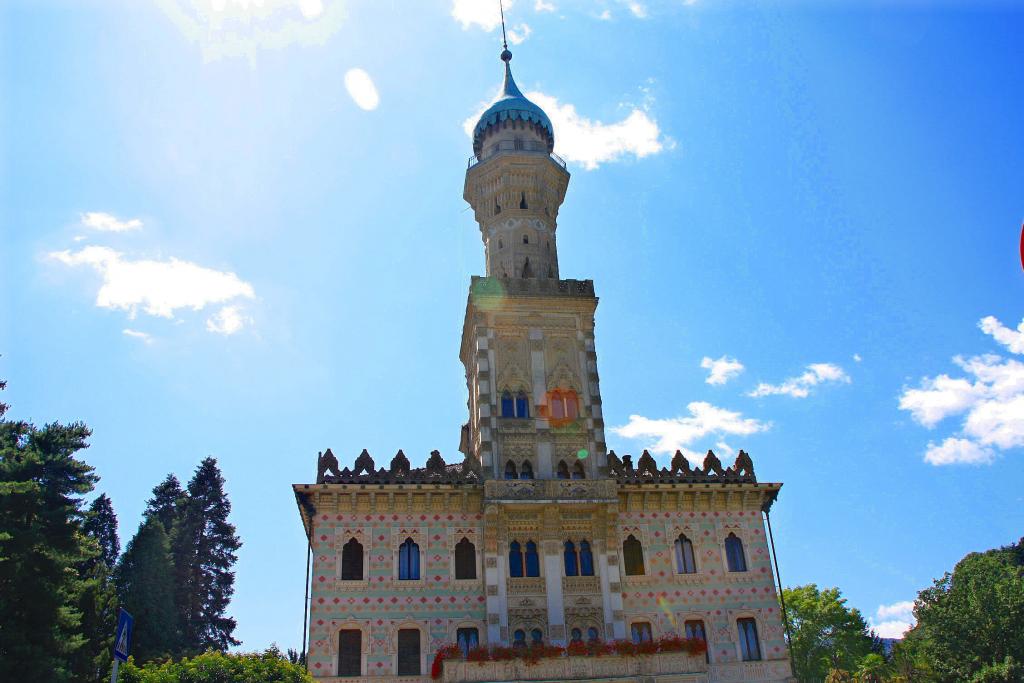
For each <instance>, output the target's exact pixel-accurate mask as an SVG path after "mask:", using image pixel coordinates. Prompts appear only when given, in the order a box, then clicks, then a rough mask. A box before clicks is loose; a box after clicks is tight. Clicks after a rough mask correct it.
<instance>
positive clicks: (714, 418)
mask: <svg viewBox="0 0 1024 683" xmlns="http://www.w3.org/2000/svg"><path fill="white" fill-rule="evenodd" d="M686 408H687V410H689V411H690V414H689V415H687V416H685V417H674V418H668V419H651V418H647V417H643V416H641V415H630V416H629V422H628V423H627V424H625V425H623V426H621V427H612V428H611V431H612V432H614V433H615V434H617V435H619V436H621V437H623V438H625V439H644V440H647V441H648V442H649V445H647V446H645V448H647V449H648V450H651V451H654V452H655V453H674V452H675V451H676V450H682V451H684V454H685V455H686V456H687V458H688V459H690V460H696V459H697V457H698V456H696V455H695V454H694V453H693V451H690V450H688V449H687V446H690V445H691V444H693V443H694V442H695V441H697V440H698V439H700V438H702V437H705V436H708V435H714V436H719V437H721V436H725V435H730V434H735V435H739V436H747V435H750V434H755V433H757V432H763V431H766V430H768V429H769V428H770V427H771V424H770V423H767V422H761V421H760V420H755V419H753V418H744V417H743V416H742V415H741V414H740V413H738V412H733V411H731V410H726V409H724V408H719V407H717V406H713V405H711V404H710V403H707V402H704V401H694V402H692V403H690V404H689V405H687V406H686Z"/></svg>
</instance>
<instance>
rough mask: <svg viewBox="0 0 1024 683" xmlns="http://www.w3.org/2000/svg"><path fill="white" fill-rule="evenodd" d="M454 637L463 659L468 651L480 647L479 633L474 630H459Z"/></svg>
mask: <svg viewBox="0 0 1024 683" xmlns="http://www.w3.org/2000/svg"><path fill="white" fill-rule="evenodd" d="M455 636H456V638H455V639H456V641H457V642H458V644H459V649H460V650H462V656H463V657H465V656H466V655H467V654H469V651H470V650H472V649H474V648H477V647H480V632H479V631H477V630H476V629H475V628H460V629H458V630H457V631H456V632H455Z"/></svg>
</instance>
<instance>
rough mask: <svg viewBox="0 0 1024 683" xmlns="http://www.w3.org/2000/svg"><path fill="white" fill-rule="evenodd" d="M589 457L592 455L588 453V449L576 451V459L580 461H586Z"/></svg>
mask: <svg viewBox="0 0 1024 683" xmlns="http://www.w3.org/2000/svg"><path fill="white" fill-rule="evenodd" d="M588 455H590V453H588V452H587V449H586V448H581V449H579V450H578V451H576V457H577V458H579V459H580V460H586V459H587V456H588Z"/></svg>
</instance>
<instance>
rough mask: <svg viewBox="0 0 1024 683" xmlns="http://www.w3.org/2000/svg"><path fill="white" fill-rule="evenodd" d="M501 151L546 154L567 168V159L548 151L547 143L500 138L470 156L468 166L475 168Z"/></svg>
mask: <svg viewBox="0 0 1024 683" xmlns="http://www.w3.org/2000/svg"><path fill="white" fill-rule="evenodd" d="M499 152H517V153H523V154H545V155H547V156H549V157H551V159H552V160H553V161H554V162H555V163H556V164H558V165H559V166H561V167H562V168H565V160H564V159H562V157H560V156H558V155H557V154H555V153H554V152H551V153H550V154H549V153H548V147H547V145H546V144H545V143H543V142H539V141H537V140H499V141H497V142H495V143H494V144H491V145H488V146H487V147H486V148H485V149H484V150H483V152H482V153H481V154H480V156H479V157H477V156H476V155H475V154H474V155H473V156H471V157H469V162H468V163H467V168H473V167H474V166H476V165H477V164H479V163H480V162H482V161H487V160H488V159H490V158H491V157H493V156H494V155H496V154H498V153H499Z"/></svg>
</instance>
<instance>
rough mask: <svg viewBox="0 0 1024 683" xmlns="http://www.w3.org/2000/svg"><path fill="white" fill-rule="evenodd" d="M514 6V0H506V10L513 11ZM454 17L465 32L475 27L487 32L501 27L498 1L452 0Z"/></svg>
mask: <svg viewBox="0 0 1024 683" xmlns="http://www.w3.org/2000/svg"><path fill="white" fill-rule="evenodd" d="M513 4H514V0H505V10H506V11H508V10H510V9H512V5H513ZM452 17H453V18H454V19H455V21H457V22H459V23H460V24H462V28H463V30H466V29H468V28H470V27H471V26H474V25H475V26H479V27H480V28H482V29H483V30H485V31H493V30H494V29H496V28H498V27H499V26H501V10H500V9H499V7H498V3H497V0H495V2H490V0H452Z"/></svg>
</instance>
